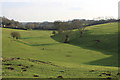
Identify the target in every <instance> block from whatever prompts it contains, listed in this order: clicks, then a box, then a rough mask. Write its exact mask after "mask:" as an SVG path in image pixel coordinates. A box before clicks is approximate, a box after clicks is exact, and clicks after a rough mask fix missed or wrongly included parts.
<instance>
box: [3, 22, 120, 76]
mask: <svg viewBox="0 0 120 80" xmlns="http://www.w3.org/2000/svg"><path fill="white" fill-rule="evenodd" d="M117 30H118V29H117V23H110V24H102V25H96V26H91V27H88V28H86V32H85V34H84V36H83V37H82V38H79V37H78V35H79V34H78V32H77V30H75V31H73V32H72V34H71V35H72V37H71V41H70V44H64V43H61V42H59V41H60V36H61V35H56V36H54V37H53V39H52V38H51V37H50V35H51V31H29V30H28V31H26V30H15V29H4V28H3V38H2V39H3V77H17V78H20V77H34V76H35V75H39V78H50V77H52V78H56V77H57V76H63V77H64V78H106V77H109V76H106V75H101V74H102V73H103V72H105V73H110V72H111V74H112V75H111V76H110V77H118V76H117V75H116V74H117V72H118V68H117V65H118V64H117V34H118V32H117ZM13 31H18V32H20V34H21V36H22V38H21V39H20V40H13V39H12V38H11V37H10V33H11V32H13ZM94 39H100V40H101V41H102V42H101V43H99V44H96V43H95V42H94V41H93V40H94ZM26 66H27V67H26ZM21 68H22V69H21Z"/></svg>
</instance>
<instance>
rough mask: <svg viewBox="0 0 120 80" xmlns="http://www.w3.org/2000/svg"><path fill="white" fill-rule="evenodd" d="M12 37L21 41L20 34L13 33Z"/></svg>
mask: <svg viewBox="0 0 120 80" xmlns="http://www.w3.org/2000/svg"><path fill="white" fill-rule="evenodd" d="M11 37H12V38H13V39H20V37H21V35H20V33H19V32H11Z"/></svg>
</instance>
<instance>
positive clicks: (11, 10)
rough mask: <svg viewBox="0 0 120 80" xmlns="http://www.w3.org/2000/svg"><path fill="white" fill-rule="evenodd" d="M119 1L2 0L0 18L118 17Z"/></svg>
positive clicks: (64, 18)
mask: <svg viewBox="0 0 120 80" xmlns="http://www.w3.org/2000/svg"><path fill="white" fill-rule="evenodd" d="M118 1H119V0H1V1H0V10H1V11H0V16H5V17H7V18H9V19H14V20H17V21H37V22H38V21H39V22H42V21H55V20H63V21H64V20H65V21H66V20H72V19H93V18H97V17H114V18H117V17H118Z"/></svg>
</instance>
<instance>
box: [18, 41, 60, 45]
mask: <svg viewBox="0 0 120 80" xmlns="http://www.w3.org/2000/svg"><path fill="white" fill-rule="evenodd" d="M17 42H20V43H22V44H25V45H28V46H49V45H56V44H59V43H48V44H31V43H28V42H24V41H22V40H17Z"/></svg>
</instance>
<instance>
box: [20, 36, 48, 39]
mask: <svg viewBox="0 0 120 80" xmlns="http://www.w3.org/2000/svg"><path fill="white" fill-rule="evenodd" d="M37 38H42V39H45V38H46V37H43V36H40V37H22V38H21V39H37Z"/></svg>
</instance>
